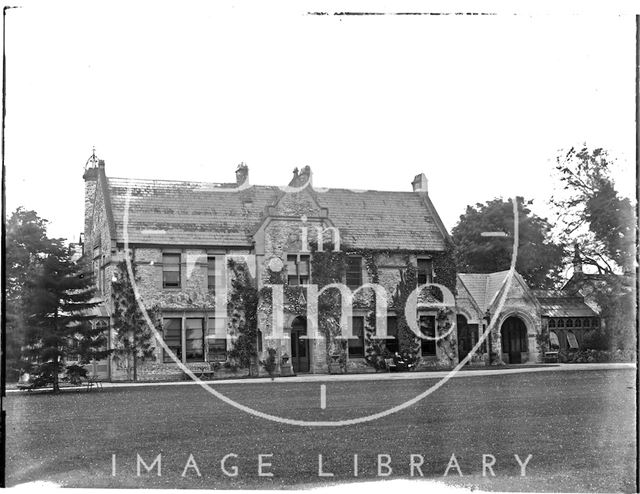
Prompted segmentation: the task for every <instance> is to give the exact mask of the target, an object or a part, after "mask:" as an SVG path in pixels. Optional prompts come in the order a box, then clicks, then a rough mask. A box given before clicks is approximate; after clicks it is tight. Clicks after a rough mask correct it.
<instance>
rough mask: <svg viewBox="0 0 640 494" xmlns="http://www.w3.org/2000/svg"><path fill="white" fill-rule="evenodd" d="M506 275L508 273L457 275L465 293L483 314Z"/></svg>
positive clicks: (491, 302)
mask: <svg viewBox="0 0 640 494" xmlns="http://www.w3.org/2000/svg"><path fill="white" fill-rule="evenodd" d="M508 273H509V271H499V272H497V273H458V281H459V282H462V283H464V286H465V287H466V288H467V291H468V292H469V294H470V295H471V296H472V297H473V299H474V300H475V302H476V303H477V304H478V307H479V308H480V311H481V312H483V313H484V312H486V310H487V309H488V308H489V307H490V306H491V304H493V302H494V300H495V298H496V295H497V294H498V292H499V291H500V288H501V287H502V284H503V283H504V280H505V278H506V277H507V274H508Z"/></svg>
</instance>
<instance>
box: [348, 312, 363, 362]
mask: <svg viewBox="0 0 640 494" xmlns="http://www.w3.org/2000/svg"><path fill="white" fill-rule="evenodd" d="M356 320H357V321H359V323H358V325H360V324H362V326H361V327H362V333H361V334H360V335H356V334H355V325H354V322H355V321H356ZM350 324H351V332H352V334H353V336H357V337H358V339H357V340H356V339H355V338H349V339H348V340H347V354H348V356H349V358H364V356H365V341H364V333H365V328H364V316H361V315H354V316H351V321H350ZM355 342H357V343H359V345H357V346H355V348H362V353H352V348H353V347H354V345H353V343H355Z"/></svg>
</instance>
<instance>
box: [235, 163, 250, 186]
mask: <svg viewBox="0 0 640 494" xmlns="http://www.w3.org/2000/svg"><path fill="white" fill-rule="evenodd" d="M248 179H249V167H248V166H247V165H246V164H245V163H244V162H242V163H240V164H239V165H238V168H237V169H236V184H237V185H242V184H243V183H245V182H246V181H247V180H248Z"/></svg>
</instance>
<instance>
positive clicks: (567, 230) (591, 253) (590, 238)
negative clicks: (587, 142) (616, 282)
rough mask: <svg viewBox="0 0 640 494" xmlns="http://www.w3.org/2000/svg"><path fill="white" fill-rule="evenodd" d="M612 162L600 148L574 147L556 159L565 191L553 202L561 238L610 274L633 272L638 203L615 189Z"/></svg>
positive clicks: (598, 267)
mask: <svg viewBox="0 0 640 494" xmlns="http://www.w3.org/2000/svg"><path fill="white" fill-rule="evenodd" d="M614 164H615V162H614V161H613V160H612V159H611V158H609V155H608V153H607V152H606V151H605V150H603V149H602V148H597V149H593V150H591V149H589V148H587V147H586V146H585V147H583V148H582V149H580V150H577V149H575V148H571V149H570V150H569V151H568V152H567V153H566V154H565V155H564V156H559V157H558V158H557V164H556V171H557V173H558V175H559V178H560V182H561V184H562V185H563V188H562V189H560V190H558V191H556V193H555V194H554V197H553V198H552V199H551V204H552V205H553V206H554V207H555V210H556V212H557V214H558V223H559V226H560V235H561V237H562V239H563V240H564V241H565V242H566V243H573V242H577V243H578V244H579V246H580V254H581V258H582V262H583V264H588V265H591V266H594V267H595V268H596V269H597V270H598V272H599V273H609V274H614V273H619V272H620V271H632V270H633V266H634V260H635V241H636V218H635V210H634V204H633V203H632V202H631V200H630V199H628V198H626V197H621V196H620V195H619V194H618V192H617V191H616V187H615V183H614V181H613V179H612V178H611V168H612V167H613V166H614Z"/></svg>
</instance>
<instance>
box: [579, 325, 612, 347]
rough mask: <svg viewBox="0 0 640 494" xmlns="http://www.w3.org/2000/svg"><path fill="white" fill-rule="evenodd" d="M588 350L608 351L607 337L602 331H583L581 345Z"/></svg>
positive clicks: (608, 342)
mask: <svg viewBox="0 0 640 494" xmlns="http://www.w3.org/2000/svg"><path fill="white" fill-rule="evenodd" d="M582 346H584V347H585V348H588V349H590V350H610V341H609V337H608V336H607V335H606V334H605V332H604V331H603V330H602V329H591V330H589V331H585V333H584V337H583V345H582Z"/></svg>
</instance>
